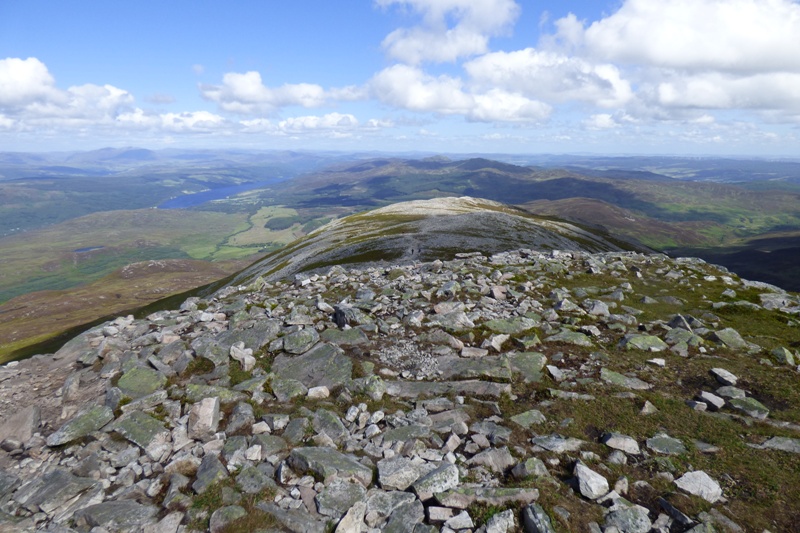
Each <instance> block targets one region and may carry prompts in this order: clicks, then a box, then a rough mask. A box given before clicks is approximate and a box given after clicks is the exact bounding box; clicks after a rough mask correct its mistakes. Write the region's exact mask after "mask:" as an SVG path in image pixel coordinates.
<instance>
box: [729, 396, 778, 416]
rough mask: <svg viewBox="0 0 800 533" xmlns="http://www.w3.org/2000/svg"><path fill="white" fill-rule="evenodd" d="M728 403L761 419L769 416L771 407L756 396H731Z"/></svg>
mask: <svg viewBox="0 0 800 533" xmlns="http://www.w3.org/2000/svg"><path fill="white" fill-rule="evenodd" d="M728 403H729V404H730V405H731V407H733V408H734V409H737V410H739V411H742V412H743V413H745V414H747V415H749V416H752V417H753V418H757V419H759V420H764V419H765V418H767V417H768V416H769V409H767V407H766V406H765V405H764V404H762V403H761V402H759V401H758V400H756V399H755V398H731V399H730V400H728Z"/></svg>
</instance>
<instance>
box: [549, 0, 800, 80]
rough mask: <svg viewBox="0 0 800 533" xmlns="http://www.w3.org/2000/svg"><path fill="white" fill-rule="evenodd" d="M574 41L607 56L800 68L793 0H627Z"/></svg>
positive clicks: (799, 14) (657, 62) (714, 66)
mask: <svg viewBox="0 0 800 533" xmlns="http://www.w3.org/2000/svg"><path fill="white" fill-rule="evenodd" d="M565 27H568V28H570V29H569V32H571V35H564V36H565V37H566V38H567V39H568V40H571V41H573V42H581V41H582V43H581V44H583V45H584V46H585V48H586V50H587V51H589V52H590V53H591V54H593V55H595V56H597V57H599V58H602V59H604V60H608V61H621V62H626V63H633V64H646V65H651V66H656V67H664V68H676V69H688V70H715V71H726V72H772V71H783V70H790V71H798V70H800V54H798V53H797V43H798V40H797V38H798V37H797V36H798V35H800V4H798V3H797V2H795V1H792V0H660V1H658V2H653V1H652V0H626V1H625V2H624V3H623V4H622V6H621V7H620V9H619V10H618V11H617V12H616V13H614V14H613V15H611V16H609V17H606V18H604V19H602V20H599V21H596V22H594V23H592V24H591V25H590V26H589V27H588V28H586V30H585V32H583V34H582V35H581V34H580V33H579V32H577V31H576V30H575V28H574V24H567V25H565Z"/></svg>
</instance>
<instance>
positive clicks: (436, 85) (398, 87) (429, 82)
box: [370, 65, 474, 114]
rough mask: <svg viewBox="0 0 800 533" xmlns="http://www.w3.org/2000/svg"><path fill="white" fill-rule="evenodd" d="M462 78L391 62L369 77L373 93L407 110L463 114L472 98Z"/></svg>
mask: <svg viewBox="0 0 800 533" xmlns="http://www.w3.org/2000/svg"><path fill="white" fill-rule="evenodd" d="M462 85H463V84H462V82H461V80H459V79H457V78H452V77H450V76H438V77H434V76H431V75H429V74H426V73H425V72H423V71H422V69H419V68H417V67H411V66H408V65H393V66H391V67H388V68H386V69H384V70H382V71H380V72H379V73H378V74H376V75H375V77H373V78H372V80H371V82H370V87H371V89H372V94H373V96H375V97H377V98H378V99H379V100H381V101H382V102H384V103H386V104H389V105H392V106H394V107H399V108H402V109H408V110H410V111H423V112H435V113H442V114H456V113H461V114H466V113H468V112H469V110H470V108H471V107H472V105H473V103H474V102H473V99H472V98H470V96H469V95H467V94H466V93H465V92H464V91H463V89H462Z"/></svg>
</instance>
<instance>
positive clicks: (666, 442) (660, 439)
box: [647, 433, 686, 455]
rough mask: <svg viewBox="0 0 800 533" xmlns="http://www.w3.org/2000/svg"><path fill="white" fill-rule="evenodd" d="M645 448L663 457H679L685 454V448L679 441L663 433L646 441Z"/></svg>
mask: <svg viewBox="0 0 800 533" xmlns="http://www.w3.org/2000/svg"><path fill="white" fill-rule="evenodd" d="M647 447H648V448H650V449H651V450H653V451H654V452H656V453H661V454H664V455H681V454H683V453H686V446H684V445H683V443H682V442H681V441H679V440H678V439H675V438H673V437H670V436H669V435H665V434H663V433H661V434H658V435H656V436H655V437H651V438H649V439H647Z"/></svg>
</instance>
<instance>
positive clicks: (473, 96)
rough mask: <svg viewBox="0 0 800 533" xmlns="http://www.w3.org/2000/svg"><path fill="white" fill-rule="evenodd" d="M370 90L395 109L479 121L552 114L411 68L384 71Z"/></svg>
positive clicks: (498, 92)
mask: <svg viewBox="0 0 800 533" xmlns="http://www.w3.org/2000/svg"><path fill="white" fill-rule="evenodd" d="M370 88H371V90H372V94H373V95H374V96H375V97H376V98H378V99H379V100H381V101H382V102H384V103H386V104H389V105H391V106H393V107H397V108H401V109H407V110H409V111H418V112H428V113H437V114H441V115H463V116H464V117H466V118H467V119H468V120H471V121H475V122H497V121H502V122H537V121H541V120H543V119H545V118H547V116H548V115H549V114H550V111H551V108H550V106H548V105H547V104H544V103H542V102H538V101H534V100H530V99H528V98H526V97H525V96H523V95H521V94H518V93H512V92H507V91H504V90H502V89H492V90H490V91H488V92H485V93H472V92H470V91H466V90H465V89H464V87H463V82H462V80H460V79H458V78H453V77H450V76H445V75H442V76H438V77H437V76H431V75H430V74H426V73H425V72H423V71H422V70H421V69H420V68H417V67H411V66H408V65H394V66H391V67H389V68H386V69H384V70H382V71H381V72H379V73H378V74H376V75H375V77H373V78H372V80H371V82H370Z"/></svg>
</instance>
